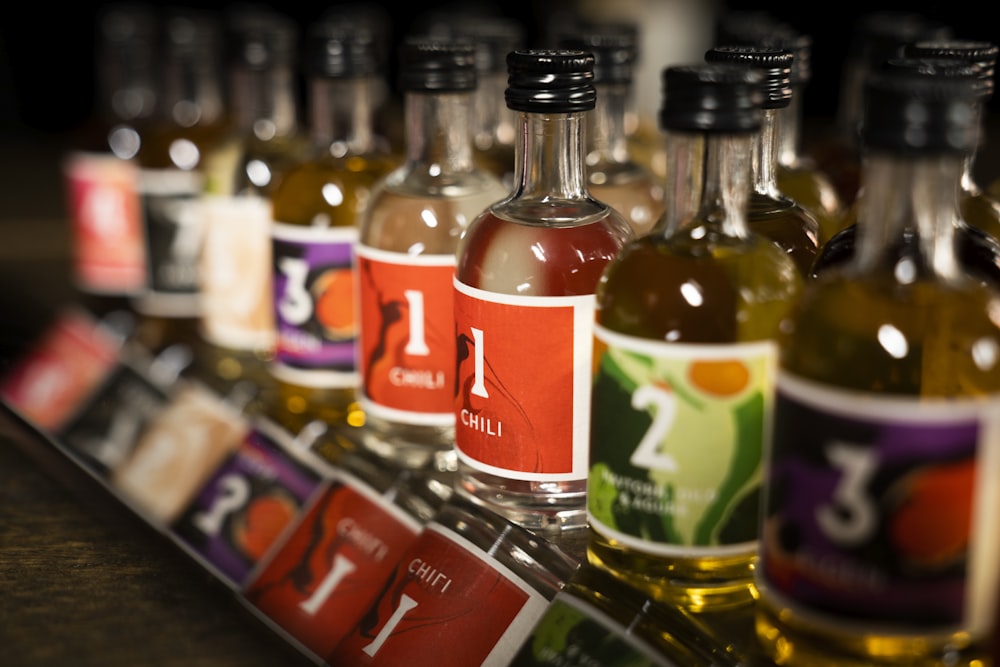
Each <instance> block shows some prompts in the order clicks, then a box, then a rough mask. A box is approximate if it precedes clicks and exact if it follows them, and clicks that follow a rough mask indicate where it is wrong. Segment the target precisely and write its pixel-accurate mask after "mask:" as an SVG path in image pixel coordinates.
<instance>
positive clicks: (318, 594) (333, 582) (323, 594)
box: [299, 554, 358, 616]
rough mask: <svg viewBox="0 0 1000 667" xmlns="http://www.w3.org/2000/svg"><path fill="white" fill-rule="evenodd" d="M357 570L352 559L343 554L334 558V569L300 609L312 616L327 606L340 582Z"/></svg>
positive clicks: (301, 604) (300, 605)
mask: <svg viewBox="0 0 1000 667" xmlns="http://www.w3.org/2000/svg"><path fill="white" fill-rule="evenodd" d="M356 569H358V566H357V565H355V564H354V562H353V561H351V559H350V558H347V557H346V556H344V555H342V554H337V555H336V556H334V558H333V567H331V568H330V571H329V572H327V573H326V576H325V577H323V581H321V582H320V584H319V586H317V587H316V590H315V591H313V594H312V595H310V596H309V598H308V599H307V600H303V601H302V602H300V603H299V609H301V610H302V611H304V612H306V613H307V614H309V615H310V616H312V615H313V614H315V613H316V612H317V611H318V610H319V608H320V607H322V606H323V605H324V604H326V601H327V600H329V599H330V595H332V594H333V591H335V590H336V589H337V586H338V585H340V582H342V581H343V580H344V578H345V577H346V576H347V575H349V574H350V573H351V572H354V571H355V570H356Z"/></svg>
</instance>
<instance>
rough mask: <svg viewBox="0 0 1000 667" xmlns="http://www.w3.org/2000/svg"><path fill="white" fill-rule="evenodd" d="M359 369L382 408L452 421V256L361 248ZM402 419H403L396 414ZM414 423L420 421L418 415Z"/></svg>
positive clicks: (367, 392) (371, 398)
mask: <svg viewBox="0 0 1000 667" xmlns="http://www.w3.org/2000/svg"><path fill="white" fill-rule="evenodd" d="M357 252H358V264H357V266H358V278H359V280H360V309H361V336H360V340H361V346H360V349H361V363H360V367H361V372H362V380H363V384H364V394H365V396H366V398H367V399H368V400H369V401H370V402H372V403H374V404H375V405H374V406H373V409H374V410H375V411H377V410H378V408H379V407H382V408H388V409H391V410H402V411H406V412H411V413H424V414H431V415H433V417H434V418H436V419H437V421H440V422H443V423H444V424H445V425H448V424H450V423H451V422H452V420H453V419H454V412H453V408H454V397H455V331H454V296H453V289H452V277H453V276H454V274H455V260H454V257H452V256H450V255H448V256H444V255H437V256H423V257H420V256H418V257H410V256H407V255H402V254H399V253H386V252H380V251H375V250H372V249H371V248H364V247H359V248H358V251H357ZM399 419H400V420H401V421H402V420H403V419H405V417H399ZM413 419H414V420H415V421H418V422H421V423H423V421H424V420H422V419H421V418H420V417H419V416H416V415H415V416H414V418H413Z"/></svg>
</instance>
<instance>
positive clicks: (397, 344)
mask: <svg viewBox="0 0 1000 667" xmlns="http://www.w3.org/2000/svg"><path fill="white" fill-rule="evenodd" d="M398 56H399V67H400V70H399V84H400V87H401V88H402V90H403V92H404V105H405V110H404V116H405V121H406V154H405V159H404V162H403V164H402V165H401V166H399V167H398V168H397V169H395V170H394V171H393V172H392V173H390V174H388V175H387V176H386V177H385V178H383V179H382V180H381V182H380V183H379V184H377V185H376V187H375V190H374V192H373V193H372V195H371V201H370V202H369V205H368V208H367V210H366V212H365V215H364V217H363V218H362V221H361V229H360V234H359V240H358V245H357V248H356V257H357V263H356V267H357V276H358V278H357V279H358V294H359V296H358V307H359V312H360V338H359V340H360V345H359V351H358V354H359V355H360V356H359V362H358V363H359V369H360V372H361V388H362V391H361V395H360V397H359V399H360V402H361V407H362V408H363V410H364V411H365V429H364V434H363V436H362V441H363V443H364V444H365V446H367V447H368V448H370V449H371V450H372V451H373V452H376V453H377V454H378V455H380V456H382V457H385V458H386V459H388V460H393V461H397V462H400V463H402V464H405V465H409V466H424V465H431V466H434V467H438V468H451V469H453V468H454V427H455V411H454V396H455V386H456V385H455V382H456V378H455V356H456V348H455V325H454V308H453V305H454V292H453V288H452V276H453V275H454V272H455V256H456V255H455V253H456V249H457V247H458V243H459V240H460V239H461V238H462V236H463V235H464V234H465V231H466V229H467V227H468V225H469V223H470V222H471V221H472V220H473V219H474V218H475V217H476V216H477V215H479V214H480V213H481V212H482V211H483V209H485V208H486V207H487V206H489V205H490V204H492V203H493V202H496V201H497V200H499V199H501V198H502V197H503V196H504V195H505V194H507V192H508V189H507V188H506V187H504V185H503V183H502V182H501V180H500V178H499V177H498V176H496V175H495V174H494V173H492V172H489V171H487V170H485V169H484V168H482V167H480V166H479V165H478V164H477V162H476V161H475V157H474V152H473V148H472V129H473V121H474V118H475V115H474V109H473V98H474V94H475V90H476V82H477V73H476V65H475V51H474V47H473V46H472V44H470V43H468V42H464V43H446V42H437V41H433V40H427V39H414V38H411V39H407V40H406V41H404V42H403V43H402V44H400V45H399V50H398Z"/></svg>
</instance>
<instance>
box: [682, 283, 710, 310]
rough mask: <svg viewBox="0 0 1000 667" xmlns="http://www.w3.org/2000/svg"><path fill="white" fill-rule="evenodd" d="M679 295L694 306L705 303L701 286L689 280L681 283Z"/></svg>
mask: <svg viewBox="0 0 1000 667" xmlns="http://www.w3.org/2000/svg"><path fill="white" fill-rule="evenodd" d="M681 296H682V297H684V300H685V301H687V302H688V303H689V304H690V305H692V306H694V307H695V308H697V307H698V306H701V305H703V304H704V303H705V295H704V294H702V292H701V286H700V285H699V284H698V283H696V282H692V281H690V280H688V281H687V282H685V283H684V284H683V285H681Z"/></svg>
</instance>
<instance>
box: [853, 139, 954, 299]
mask: <svg viewBox="0 0 1000 667" xmlns="http://www.w3.org/2000/svg"><path fill="white" fill-rule="evenodd" d="M964 162H965V156H963V155H960V154H945V155H928V156H913V155H897V154H895V153H892V152H880V151H872V152H870V153H869V154H868V155H866V157H865V162H864V169H863V173H862V192H863V193H864V194H863V196H862V197H861V198H860V200H859V203H858V226H857V235H858V236H857V240H856V246H855V253H854V260H853V266H854V268H855V270H858V271H864V272H871V271H876V270H883V271H886V272H890V273H891V274H892V275H893V276H894V278H895V279H896V280H897V281H900V282H904V283H908V282H913V281H915V280H917V279H927V278H934V279H938V280H956V279H958V278H959V277H961V276H962V275H963V269H962V268H961V266H960V263H959V260H958V256H957V254H956V250H955V237H956V230H957V229H958V225H957V224H956V223H957V222H959V221H961V220H962V217H961V213H960V212H959V185H960V182H961V177H962V171H963V168H964V167H963V164H964Z"/></svg>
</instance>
